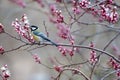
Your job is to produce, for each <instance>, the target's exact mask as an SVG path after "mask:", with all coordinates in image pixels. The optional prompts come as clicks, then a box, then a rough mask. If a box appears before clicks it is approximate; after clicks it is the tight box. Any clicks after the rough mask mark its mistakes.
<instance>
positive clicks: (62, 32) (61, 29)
mask: <svg viewBox="0 0 120 80" xmlns="http://www.w3.org/2000/svg"><path fill="white" fill-rule="evenodd" d="M57 29H58V35H59V37H61V38H63V39H68V38H69V33H70V29H69V27H68V26H67V25H65V24H62V23H59V24H57Z"/></svg>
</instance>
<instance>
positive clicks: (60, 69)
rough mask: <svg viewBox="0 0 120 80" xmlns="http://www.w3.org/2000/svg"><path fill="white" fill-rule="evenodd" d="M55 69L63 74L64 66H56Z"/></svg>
mask: <svg viewBox="0 0 120 80" xmlns="http://www.w3.org/2000/svg"><path fill="white" fill-rule="evenodd" d="M54 69H55V70H56V71H57V72H61V71H62V70H63V68H62V66H56V65H54Z"/></svg>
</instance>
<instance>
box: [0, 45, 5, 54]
mask: <svg viewBox="0 0 120 80" xmlns="http://www.w3.org/2000/svg"><path fill="white" fill-rule="evenodd" d="M4 51H5V50H4V48H3V47H2V46H0V54H1V55H3V53H4Z"/></svg>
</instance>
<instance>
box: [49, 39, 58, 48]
mask: <svg viewBox="0 0 120 80" xmlns="http://www.w3.org/2000/svg"><path fill="white" fill-rule="evenodd" d="M50 42H51V43H52V44H53V45H55V46H56V47H58V44H56V43H55V42H53V41H51V40H50Z"/></svg>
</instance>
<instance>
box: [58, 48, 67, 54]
mask: <svg viewBox="0 0 120 80" xmlns="http://www.w3.org/2000/svg"><path fill="white" fill-rule="evenodd" d="M58 50H59V51H60V52H61V53H62V55H63V56H66V53H67V49H66V48H64V47H63V46H59V47H58Z"/></svg>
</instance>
